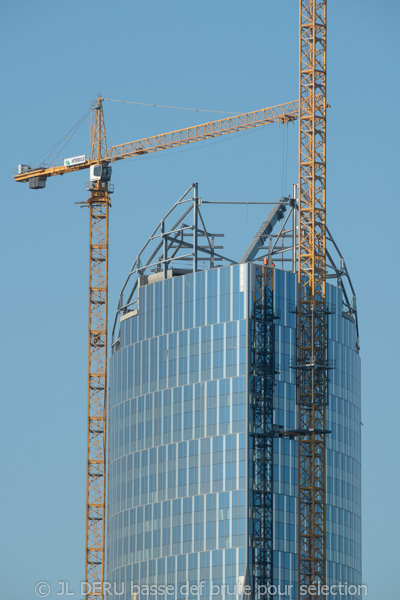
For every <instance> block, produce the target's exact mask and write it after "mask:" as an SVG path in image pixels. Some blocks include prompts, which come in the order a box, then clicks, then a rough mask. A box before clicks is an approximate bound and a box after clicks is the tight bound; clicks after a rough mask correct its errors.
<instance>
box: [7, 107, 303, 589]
mask: <svg viewBox="0 0 400 600" xmlns="http://www.w3.org/2000/svg"><path fill="white" fill-rule="evenodd" d="M297 115H298V102H297V101H293V102H289V103H286V104H281V105H279V106H273V107H270V108H263V109H261V110H258V111H253V112H248V113H242V114H239V115H236V116H233V117H228V118H225V119H220V120H217V121H211V122H207V123H202V124H201V125H195V126H193V127H188V128H185V129H179V130H176V131H170V132H168V133H163V134H160V135H156V136H153V137H148V138H144V139H140V140H136V141H133V142H128V143H125V144H120V145H118V146H113V147H112V148H110V149H109V150H108V149H107V143H106V132H105V126H104V115H103V100H102V98H101V96H99V97H98V99H97V102H96V105H95V106H94V108H93V110H92V125H91V155H90V159H88V160H87V159H86V157H85V156H81V157H77V159H76V160H75V161H72V163H71V164H67V163H69V161H65V164H63V165H59V166H55V167H49V168H41V167H39V168H31V167H28V166H26V165H20V166H19V169H18V171H19V172H18V174H17V175H15V177H14V179H15V181H19V182H29V187H31V188H32V189H42V188H44V187H45V185H46V180H47V178H48V177H53V176H55V175H64V174H66V173H71V172H74V171H80V170H82V169H88V168H89V169H90V198H89V200H88V201H87V202H86V203H85V204H87V206H89V209H90V229H89V332H88V348H89V351H88V355H89V360H88V421H87V490H86V559H85V560H86V563H85V582H86V584H87V586H86V598H87V600H91V599H99V598H100V599H101V600H102V599H103V598H104V575H105V573H104V568H105V520H106V512H105V494H106V487H105V476H106V426H107V419H106V409H107V403H106V390H107V328H108V324H107V312H108V311H107V308H108V249H109V209H110V206H111V202H110V193H111V186H110V184H109V182H110V179H111V167H110V166H109V163H112V162H115V161H117V160H122V159H125V158H131V157H134V156H140V155H142V154H147V153H151V152H157V151H159V150H165V149H168V148H174V147H176V146H181V145H184V144H190V143H193V142H197V141H201V140H205V139H209V138H214V137H218V136H222V135H226V134H229V133H233V132H237V131H243V130H246V129H251V128H253V127H259V126H262V125H267V124H269V123H289V122H291V121H294V120H295V119H297Z"/></svg>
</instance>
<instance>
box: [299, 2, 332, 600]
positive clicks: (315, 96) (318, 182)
mask: <svg viewBox="0 0 400 600" xmlns="http://www.w3.org/2000/svg"><path fill="white" fill-rule="evenodd" d="M299 4H300V19H299V44H300V57H299V237H298V308H297V313H298V314H297V333H298V340H297V364H296V367H297V404H298V432H297V435H298V585H299V598H303V599H304V600H308V599H311V598H313V599H317V600H322V599H323V598H325V597H326V594H324V589H323V586H324V585H326V489H325V486H326V483H325V482H326V434H327V433H328V431H327V430H326V405H327V381H328V377H327V370H328V366H329V364H328V360H327V353H328V338H327V314H328V309H327V306H326V297H325V284H326V109H327V102H326V26H327V17H326V8H327V0H299ZM314 583H315V584H316V586H317V587H318V590H319V591H318V592H317V593H316V594H315V593H314V590H312V589H310V587H311V586H312V585H313V584H314ZM302 588H303V589H302ZM321 589H322V592H321Z"/></svg>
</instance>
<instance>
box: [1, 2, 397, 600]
mask: <svg viewBox="0 0 400 600" xmlns="http://www.w3.org/2000/svg"><path fill="white" fill-rule="evenodd" d="M399 6H400V5H399V3H398V1H397V0H382V1H381V2H376V0H375V1H373V0H336V1H333V0H330V1H329V2H328V7H329V8H328V15H329V33H328V100H329V103H330V104H331V106H332V108H331V109H330V111H329V121H328V154H327V161H328V183H327V195H328V221H329V227H330V229H331V230H332V232H333V233H334V235H335V238H336V240H337V242H338V244H339V246H340V248H341V250H342V252H343V254H344V255H345V258H346V262H347V265H348V267H349V269H350V273H351V275H352V279H353V283H354V286H355V288H356V291H357V295H358V305H359V318H360V328H361V353H362V364H363V417H362V420H363V423H364V426H363V523H364V524H363V544H364V575H363V581H364V583H366V584H368V585H369V595H368V597H369V598H371V600H381V599H382V598H395V597H397V595H398V587H396V586H395V582H396V580H397V579H398V548H399V539H400V530H399V496H400V493H399V491H400V485H399V472H400V469H399V444H398V441H397V440H398V435H399V434H398V431H399V424H400V414H399V413H400V411H399V384H398V375H399V373H398V372H399V359H398V356H399V350H398V343H399V308H398V298H399V291H400V290H399V268H398V243H399V233H398V232H399V223H400V214H399V199H398V193H399V177H398V172H399V168H398V164H399V139H400V131H399V117H398V111H397V104H398V97H399V94H400V86H399V76H398V73H399V70H398V60H399V56H400V48H399V34H398V24H399V22H400V10H399ZM2 14H3V18H2V22H3V31H2V36H1V42H0V43H1V46H2V48H1V56H2V61H1V81H2V94H1V97H0V103H1V113H0V114H1V120H2V127H1V132H2V135H1V139H2V144H1V154H2V157H1V171H2V178H1V180H2V206H3V210H2V216H3V218H2V235H1V245H2V249H1V256H2V267H1V268H2V274H1V283H2V295H1V303H2V310H1V320H2V321H1V332H2V339H3V343H2V360H1V367H2V373H3V375H2V378H1V383H2V428H1V429H2V433H1V436H0V444H1V448H0V450H1V453H0V456H1V473H2V494H1V500H0V519H1V524H0V528H1V532H2V533H1V541H0V550H1V554H0V561H1V565H2V568H1V571H2V596H4V597H5V598H6V597H7V598H8V600H21V599H24V600H33V599H35V598H36V596H35V595H34V586H35V584H36V583H37V582H38V581H48V582H49V583H50V584H51V585H52V586H53V589H54V592H53V593H52V594H51V595H50V596H49V598H56V597H60V596H56V595H55V593H56V590H57V582H58V581H59V580H68V581H70V586H71V589H72V590H73V591H75V592H77V591H78V590H79V581H81V579H83V577H84V571H83V568H84V534H85V521H84V516H85V452H86V360H87V338H86V336H87V275H88V214H87V211H86V209H80V208H79V207H78V206H76V205H75V202H81V201H83V200H85V199H86V198H87V193H85V191H84V183H85V181H87V178H88V177H87V173H85V172H82V173H77V174H71V175H70V176H67V177H62V178H61V177H59V178H52V179H50V180H49V181H48V184H47V188H46V190H44V191H31V190H29V189H28V186H27V185H22V184H16V183H14V182H13V180H12V173H13V169H14V168H16V167H17V165H18V163H21V162H22V163H25V162H32V163H33V162H34V161H35V160H36V159H37V158H38V157H39V156H40V155H41V154H42V153H44V152H45V151H46V150H47V149H48V148H49V147H50V146H52V144H54V143H55V142H56V141H58V140H59V139H60V138H61V137H62V136H63V135H64V134H65V133H66V132H67V131H68V130H69V128H70V127H71V126H72V125H73V124H74V123H75V122H76V121H77V120H78V119H79V117H80V116H81V115H82V114H83V113H84V111H85V110H86V109H87V108H88V106H89V103H90V101H91V100H93V99H94V98H95V97H96V95H97V94H98V93H99V92H101V93H102V94H103V96H105V97H109V98H117V99H123V100H132V101H136V102H148V103H156V104H167V105H175V106H176V105H178V106H188V107H196V108H210V109H218V110H226V111H238V112H240V111H248V110H253V109H256V108H260V107H263V106H270V105H273V104H278V103H281V102H286V101H288V100H292V99H295V98H297V94H298V75H297V69H298V66H297V65H298V31H297V24H298V2H297V1H295V0H279V1H276V2H272V1H267V0H263V1H261V0H250V1H249V2H239V1H238V0H231V1H229V2H228V1H227V0H218V1H215V0H213V1H211V0H202V1H201V2H193V1H192V0H185V1H183V0H170V1H169V2H165V1H162V0H149V1H147V2H137V1H134V0H130V1H126V0H116V1H115V2H104V0H97V1H96V2H94V1H92V0H86V1H81V2H77V1H76V0H70V1H69V2H66V3H65V2H64V3H58V2H49V1H48V0H41V1H40V2H36V3H32V2H27V1H26V0H21V1H20V2H17V3H12V2H10V1H8V2H6V3H5V4H4V6H3V10H2ZM214 117H215V118H218V117H219V115H217V114H216V115H209V114H207V113H204V114H202V113H191V112H183V111H172V110H164V109H155V108H143V107H135V106H133V105H123V104H116V103H111V102H108V103H106V104H105V118H106V125H107V132H108V141H109V144H116V143H120V142H124V141H129V140H133V139H137V138H140V137H145V136H148V135H152V134H156V133H160V132H163V131H169V130H171V129H175V128H181V127H185V126H187V125H190V124H192V123H196V122H197V123H199V122H203V121H207V120H209V119H211V118H214ZM285 136H287V147H288V151H287V168H286V166H285V165H286V155H285V153H284V152H283V144H284V140H285ZM88 140H89V122H88V121H86V122H85V123H84V124H83V126H82V127H81V128H80V130H79V131H78V133H77V134H76V136H75V137H74V138H73V139H72V141H71V142H70V144H69V145H68V147H67V148H66V150H65V151H64V152H63V153H62V155H61V156H60V158H63V157H67V156H74V155H75V154H82V153H87V151H88ZM296 159H297V127H290V128H289V130H287V129H285V128H282V127H281V128H279V127H266V128H263V129H261V130H256V131H251V132H248V133H245V134H242V135H233V136H229V137H228V138H226V139H225V140H224V141H222V142H221V141H219V142H213V143H210V142H207V143H203V144H199V145H195V146H192V147H190V148H183V149H182V148H181V149H179V150H173V151H170V152H164V153H159V154H158V155H154V156H152V157H150V158H149V157H145V158H140V159H136V160H129V161H123V162H122V163H120V164H117V165H115V166H114V172H113V183H114V184H115V190H116V191H115V194H114V196H113V209H112V215H111V217H112V219H111V273H110V305H111V310H110V316H111V318H112V316H113V312H114V307H115V305H116V303H117V295H118V292H119V289H120V287H121V285H122V283H123V280H124V278H125V276H126V274H127V272H128V269H129V267H130V265H131V263H132V262H133V259H134V256H135V254H136V252H137V251H138V249H139V248H140V247H141V245H142V244H143V243H144V241H145V239H146V237H147V235H148V234H149V233H150V232H151V230H152V229H153V228H154V227H155V225H156V223H157V222H158V220H159V218H160V217H161V215H162V213H163V212H165V211H166V210H167V209H168V208H169V206H170V205H171V204H172V203H173V202H174V201H175V200H176V199H177V198H178V196H180V194H181V193H182V192H183V191H184V190H185V189H186V188H187V187H189V185H190V184H191V183H192V182H195V181H197V182H199V190H200V195H201V196H202V197H203V198H204V199H208V200H216V199H226V200H228V199H230V200H243V199H248V200H257V199H260V200H278V199H279V198H280V196H281V195H282V193H283V192H284V193H286V194H287V193H290V189H291V183H292V182H294V181H295V180H296V178H297V167H296V164H297V162H296ZM285 182H286V184H287V185H286V186H285ZM210 210H211V209H210ZM207 214H209V213H207ZM263 216H264V213H263V212H262V211H261V212H260V210H258V211H257V210H256V209H255V208H249V209H248V210H247V209H246V208H235V209H233V208H232V209H229V211H226V210H225V211H224V212H222V211H217V210H215V215H214V214H210V216H209V219H211V220H213V221H215V222H216V223H217V227H218V226H219V227H220V229H222V230H225V229H228V230H230V231H231V232H232V235H231V237H230V238H228V237H227V239H226V249H227V252H229V251H230V252H231V254H235V252H236V251H237V249H238V248H239V250H238V258H239V257H240V252H241V251H242V250H244V249H245V248H246V246H247V245H248V243H249V242H250V240H251V238H252V236H253V235H254V233H255V230H256V229H257V227H258V225H259V223H260V221H261V219H262V218H263ZM75 597H78V596H75Z"/></svg>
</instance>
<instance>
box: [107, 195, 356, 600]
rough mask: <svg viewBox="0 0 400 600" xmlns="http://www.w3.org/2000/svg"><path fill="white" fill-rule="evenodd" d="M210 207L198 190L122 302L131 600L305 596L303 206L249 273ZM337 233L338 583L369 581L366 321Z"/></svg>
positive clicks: (271, 219) (127, 591) (118, 384)
mask: <svg viewBox="0 0 400 600" xmlns="http://www.w3.org/2000/svg"><path fill="white" fill-rule="evenodd" d="M191 191H192V192H193V194H192V197H190V196H189V195H190V192H191ZM202 204H204V205H205V203H204V202H203V203H202V201H201V200H200V199H199V198H198V193H197V185H196V184H194V185H193V186H191V188H189V190H187V192H186V193H185V194H184V195H183V196H182V198H180V200H179V201H178V202H177V203H176V204H175V205H174V207H173V208H172V209H171V210H170V211H169V212H168V213H167V215H165V217H164V218H163V219H162V220H161V222H160V223H159V225H158V226H157V228H156V229H155V230H154V232H153V234H152V235H151V236H150V238H149V239H148V241H147V242H146V244H145V246H144V248H142V250H141V251H140V253H139V254H138V256H137V259H136V260H135V262H134V265H133V267H132V269H131V272H130V273H129V276H128V278H127V281H126V282H125V284H124V287H123V290H122V292H121V296H120V301H119V306H118V310H117V315H116V320H115V325H114V336H113V354H112V358H111V374H110V407H109V457H110V458H109V477H108V505H109V519H108V548H109V550H108V581H109V582H111V583H112V584H115V585H116V588H117V590H118V589H119V590H120V591H123V592H124V593H123V595H122V596H121V597H122V598H126V599H128V598H129V599H131V598H132V589H133V588H132V585H133V586H137V587H135V588H134V590H135V591H137V592H138V593H137V597H138V598H139V597H140V589H139V588H141V591H142V593H143V595H145V594H146V586H157V588H152V589H153V591H154V592H157V595H158V596H159V597H164V598H165V597H172V598H176V599H179V598H196V597H203V598H210V597H213V598H214V597H215V598H227V597H237V598H241V597H242V592H243V589H244V586H246V585H250V586H251V587H252V589H253V591H254V596H253V597H254V598H256V597H259V596H260V595H261V596H264V597H266V598H269V597H273V596H274V595H276V597H286V598H295V597H296V594H297V481H298V473H297V469H298V463H297V442H296V440H295V439H294V438H295V435H294V432H295V430H296V424H297V417H296V413H297V406H296V370H295V358H296V343H297V338H296V326H297V320H296V302H297V274H296V255H295V248H296V227H295V222H296V219H295V213H296V203H295V201H293V200H291V199H290V198H283V199H281V201H280V202H278V203H277V204H276V206H275V207H274V208H273V209H272V211H271V212H270V214H269V215H268V217H267V219H266V221H264V222H263V223H262V225H261V227H260V230H259V231H258V233H257V235H256V236H255V238H254V240H253V241H252V243H251V245H250V247H249V249H248V250H247V252H246V253H245V254H244V256H243V257H242V259H241V260H240V261H239V260H237V258H236V260H235V259H231V258H227V257H225V256H223V255H222V254H221V250H222V247H221V246H218V245H217V244H218V240H219V239H220V237H219V235H218V234H215V233H211V232H210V231H208V230H207V229H206V226H205V221H204V217H203V214H202V213H203V206H202ZM189 220H190V221H189ZM171 221H172V224H170V222H171ZM280 225H281V227H279V226H280ZM329 237H330V239H331V241H332V250H331V251H330V252H328V263H329V274H330V277H331V279H332V284H331V285H328V286H327V305H328V307H329V313H330V314H329V317H328V321H329V325H328V326H329V330H328V335H329V348H328V355H329V356H328V361H329V365H330V367H331V369H330V371H329V374H330V381H329V390H328V392H329V393H328V396H329V403H328V407H327V415H328V423H327V427H328V430H329V431H330V433H329V434H328V435H327V498H326V502H327V511H326V523H327V533H326V537H327V583H328V585H335V584H338V583H347V584H353V585H358V584H360V583H361V580H360V578H361V508H360V503H361V501H360V359H359V345H358V324H357V313H356V307H355V299H353V298H350V297H349V294H350V293H351V294H352V295H354V290H353V288H352V285H351V281H350V279H349V277H348V272H347V269H346V265H345V262H344V260H343V257H342V256H341V254H340V252H339V251H338V248H337V246H336V244H335V243H334V242H333V239H332V237H331V235H330V234H329ZM346 282H347V283H346ZM348 290H350V292H349V291H348ZM260 583H261V584H263V583H267V584H268V585H269V586H270V589H269V591H268V592H267V591H266V590H261V589H257V585H260ZM166 585H170V586H173V587H172V588H169V590H167V591H165V589H164V588H163V587H162V586H166ZM192 586H198V587H197V588H196V587H192ZM271 586H272V587H271ZM273 586H275V588H274V587H273ZM278 586H279V587H278ZM278 593H280V594H281V595H280V596H278ZM153 597H154V595H153ZM342 597H346V596H345V595H344V596H343V595H342ZM352 597H357V596H354V595H352Z"/></svg>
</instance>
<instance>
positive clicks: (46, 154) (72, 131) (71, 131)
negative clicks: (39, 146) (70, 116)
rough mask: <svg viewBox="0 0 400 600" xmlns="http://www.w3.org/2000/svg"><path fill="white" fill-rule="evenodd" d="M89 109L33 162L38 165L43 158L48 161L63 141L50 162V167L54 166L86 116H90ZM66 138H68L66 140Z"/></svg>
mask: <svg viewBox="0 0 400 600" xmlns="http://www.w3.org/2000/svg"><path fill="white" fill-rule="evenodd" d="M90 110H91V109H90V108H89V109H87V110H86V111H85V112H84V113H83V115H82V116H81V117H80V118H79V119H78V121H77V122H76V123H75V124H74V125H73V126H72V127H71V129H69V131H67V133H66V134H65V135H64V136H63V137H62V138H60V139H59V140H58V142H56V143H55V144H53V145H52V146H51V147H50V148H49V149H48V150H47V151H46V152H43V154H41V155H40V157H39V158H38V159H37V160H36V161H35V164H40V162H41V161H42V159H43V157H45V158H44V160H46V159H48V158H49V157H50V156H51V155H52V154H53V153H54V152H55V151H56V150H57V148H58V146H60V144H62V143H63V142H64V140H65V143H64V144H63V145H62V146H61V147H60V148H59V150H58V152H57V154H56V155H55V156H54V157H53V158H52V160H51V161H50V163H49V164H50V165H51V164H54V163H55V161H56V160H57V158H58V157H59V155H60V154H61V152H62V151H63V149H64V148H65V146H66V145H67V144H68V142H69V141H70V140H71V138H72V137H73V136H74V135H75V133H76V132H77V131H78V129H79V128H80V126H81V125H82V123H83V122H84V121H85V119H86V118H87V117H88V115H89V114H90ZM67 136H69V137H68V138H67ZM66 138H67V139H66Z"/></svg>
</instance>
